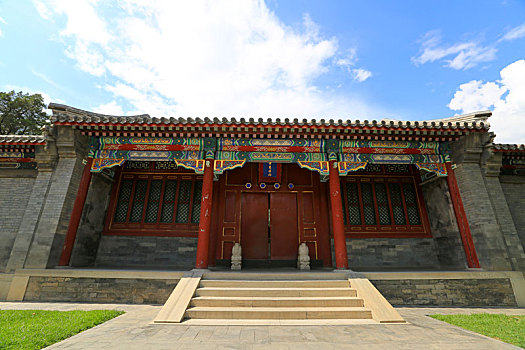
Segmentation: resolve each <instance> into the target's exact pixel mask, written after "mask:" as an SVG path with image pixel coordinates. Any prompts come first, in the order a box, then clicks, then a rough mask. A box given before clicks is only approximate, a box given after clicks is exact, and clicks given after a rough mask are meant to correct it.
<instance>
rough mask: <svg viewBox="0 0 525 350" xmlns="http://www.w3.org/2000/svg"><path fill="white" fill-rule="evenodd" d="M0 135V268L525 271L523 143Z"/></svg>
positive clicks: (238, 135)
mask: <svg viewBox="0 0 525 350" xmlns="http://www.w3.org/2000/svg"><path fill="white" fill-rule="evenodd" d="M49 108H50V109H51V110H52V111H53V117H52V121H53V126H52V128H51V129H50V131H49V132H48V134H47V135H46V136H1V137H0V148H1V149H0V154H1V157H0V197H1V198H2V200H1V202H0V232H1V235H2V240H1V246H0V272H1V273H4V274H13V273H14V272H15V271H16V270H19V269H50V268H55V267H60V266H70V267H76V268H140V269H145V268H146V269H172V270H188V269H192V268H195V267H196V268H208V267H217V268H220V267H221V266H222V267H228V266H229V262H230V258H231V251H232V248H233V245H234V244H235V243H240V244H241V246H242V249H243V266H244V267H245V268H250V267H265V268H274V267H283V266H295V265H296V260H297V254H298V253H297V251H298V247H299V245H300V244H302V243H305V244H306V245H307V246H308V249H309V255H310V259H311V260H310V261H311V265H312V268H319V269H323V268H325V269H326V268H332V267H333V268H350V269H353V270H358V271H359V270H362V271H393V270H412V271H423V270H454V271H463V270H465V269H468V268H472V269H482V270H485V271H525V253H524V248H525V229H524V227H525V222H524V220H525V216H524V215H523V214H522V213H524V212H525V147H524V146H518V145H498V144H493V142H492V140H493V138H494V135H493V133H491V132H490V130H489V125H488V123H487V119H488V118H489V117H490V112H479V113H474V114H469V115H464V116H459V117H454V118H449V119H442V120H436V121H424V122H408V121H407V122H402V121H385V120H383V121H379V122H377V121H371V122H369V121H362V122H360V121H355V122H343V121H333V120H329V121H325V120H320V121H313V120H312V121H307V120H297V119H294V120H289V119H284V120H280V119H277V120H275V121H265V120H262V119H259V120H254V119H242V118H241V119H240V120H235V119H233V120H226V119H223V120H219V119H191V118H190V119H182V118H151V117H149V116H148V115H142V116H134V117H117V116H107V115H100V114H95V113H91V112H87V111H83V110H79V109H75V108H72V107H69V106H64V105H58V104H51V105H50V106H49Z"/></svg>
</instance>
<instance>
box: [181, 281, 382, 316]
mask: <svg viewBox="0 0 525 350" xmlns="http://www.w3.org/2000/svg"><path fill="white" fill-rule="evenodd" d="M185 317H186V318H187V319H250V320H253V319H259V320H266V319H286V320H290V319H293V320H307V319H308V320H310V319H368V320H371V319H372V312H371V310H370V309H367V308H365V307H364V300H363V299H361V298H359V297H358V296H357V291H356V290H355V289H352V288H350V284H349V282H348V280H279V281H261V280H255V281H254V280H201V281H200V284H199V287H198V288H197V290H196V291H195V295H194V297H193V298H192V299H191V301H190V307H189V308H188V309H187V310H186V314H185Z"/></svg>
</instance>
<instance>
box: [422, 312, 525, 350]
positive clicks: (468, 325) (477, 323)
mask: <svg viewBox="0 0 525 350" xmlns="http://www.w3.org/2000/svg"><path fill="white" fill-rule="evenodd" d="M430 317H432V318H435V319H436V320H441V321H445V322H447V323H450V324H453V325H454V326H458V327H461V328H465V329H468V330H470V331H473V332H476V333H480V334H483V335H486V336H488V337H491V338H494V339H498V340H501V341H504V342H506V343H510V344H513V345H516V346H519V347H522V348H525V316H507V315H501V314H499V315H496V314H472V315H430Z"/></svg>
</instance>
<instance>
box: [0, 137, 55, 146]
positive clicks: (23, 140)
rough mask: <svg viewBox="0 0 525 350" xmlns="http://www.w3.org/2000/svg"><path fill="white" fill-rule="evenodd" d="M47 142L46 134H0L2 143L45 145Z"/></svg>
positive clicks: (0, 142)
mask: <svg viewBox="0 0 525 350" xmlns="http://www.w3.org/2000/svg"><path fill="white" fill-rule="evenodd" d="M45 143H46V136H45V135H0V144H17V145H20V144H23V145H41V144H42V145H43V144H45Z"/></svg>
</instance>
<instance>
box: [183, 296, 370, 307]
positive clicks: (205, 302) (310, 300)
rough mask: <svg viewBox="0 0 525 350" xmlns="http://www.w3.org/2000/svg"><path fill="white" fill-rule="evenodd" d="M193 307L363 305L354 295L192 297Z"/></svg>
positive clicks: (361, 300)
mask: <svg viewBox="0 0 525 350" xmlns="http://www.w3.org/2000/svg"><path fill="white" fill-rule="evenodd" d="M190 306H193V307H228V306H230V307H255V308H260V307H363V306H364V301H363V299H361V298H356V297H211V296H206V297H194V298H193V299H192V300H191V303H190Z"/></svg>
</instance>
